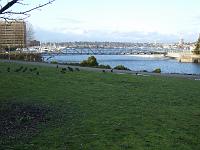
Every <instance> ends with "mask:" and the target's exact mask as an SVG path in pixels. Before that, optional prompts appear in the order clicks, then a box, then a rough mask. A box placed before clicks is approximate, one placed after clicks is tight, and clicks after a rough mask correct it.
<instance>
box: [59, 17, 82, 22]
mask: <svg viewBox="0 0 200 150" xmlns="http://www.w3.org/2000/svg"><path fill="white" fill-rule="evenodd" d="M56 20H57V21H58V22H59V23H70V24H80V23H83V21H81V20H78V19H73V18H67V17H58V18H56Z"/></svg>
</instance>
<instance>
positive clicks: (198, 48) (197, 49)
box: [193, 35, 200, 54]
mask: <svg viewBox="0 0 200 150" xmlns="http://www.w3.org/2000/svg"><path fill="white" fill-rule="evenodd" d="M195 46H196V47H195V49H194V51H193V53H194V54H200V35H199V39H198V41H197V43H196V45H195Z"/></svg>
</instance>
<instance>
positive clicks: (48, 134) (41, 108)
mask: <svg viewBox="0 0 200 150" xmlns="http://www.w3.org/2000/svg"><path fill="white" fill-rule="evenodd" d="M20 66H22V65H20V64H18V65H17V64H8V63H0V149H19V150H23V149H27V150H36V149H37V150H54V149H56V150H65V149H67V150H68V149H69V150H79V149H85V150H104V149H105V150H126V149H128V150H129V149H134V150H143V149H148V150H155V149H162V150H171V149H175V150H188V149H191V150H199V149H200V82H199V81H194V80H187V79H177V78H167V77H153V76H152V77H150V76H149V77H142V76H134V75H127V74H123V75H119V74H112V73H97V72H84V71H80V72H78V71H74V72H66V73H64V74H63V73H61V72H60V70H61V69H60V68H59V69H57V68H47V67H37V70H36V71H32V72H31V71H29V69H30V68H34V67H35V66H30V65H29V66H26V67H28V71H26V72H22V71H19V72H15V71H14V70H16V69H17V68H19V67H20ZM8 67H10V72H7V68H8ZM23 67H25V65H23ZM37 72H39V75H37Z"/></svg>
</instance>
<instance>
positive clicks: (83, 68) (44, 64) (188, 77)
mask: <svg viewBox="0 0 200 150" xmlns="http://www.w3.org/2000/svg"><path fill="white" fill-rule="evenodd" d="M0 62H6V63H9V62H11V63H18V64H30V65H36V66H44V67H56V66H57V64H50V63H43V62H27V61H18V60H10V61H9V60H4V59H0ZM58 66H59V67H61V68H64V67H67V66H69V67H71V68H79V69H80V70H85V71H95V72H102V71H103V70H105V72H111V69H100V68H91V67H80V66H70V65H60V64H59V65H58ZM113 73H117V74H133V75H138V76H165V77H176V78H184V79H192V80H200V75H187V74H169V73H161V74H159V73H150V72H137V71H126V70H113Z"/></svg>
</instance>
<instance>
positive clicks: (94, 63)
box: [80, 56, 99, 67]
mask: <svg viewBox="0 0 200 150" xmlns="http://www.w3.org/2000/svg"><path fill="white" fill-rule="evenodd" d="M80 65H81V66H84V67H85V66H89V67H95V66H98V65H99V64H98V62H97V59H96V58H95V57H94V56H90V57H88V60H84V61H82V62H81V64H80Z"/></svg>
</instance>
